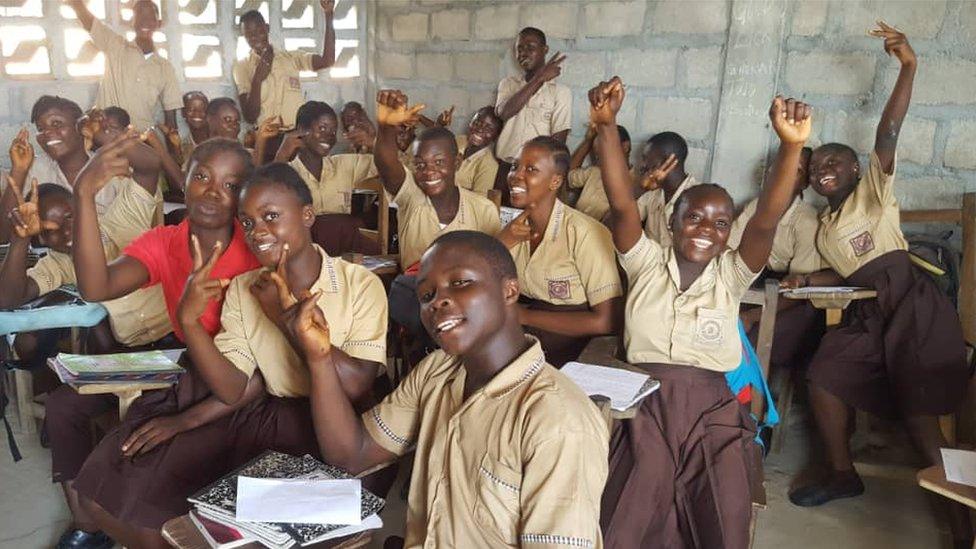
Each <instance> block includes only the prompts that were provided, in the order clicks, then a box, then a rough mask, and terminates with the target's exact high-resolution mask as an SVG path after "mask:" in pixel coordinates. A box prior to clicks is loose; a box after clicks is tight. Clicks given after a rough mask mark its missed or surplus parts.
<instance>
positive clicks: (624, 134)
mask: <svg viewBox="0 0 976 549" xmlns="http://www.w3.org/2000/svg"><path fill="white" fill-rule="evenodd" d="M617 135H619V136H620V142H621V143H630V132H629V131H627V128H625V127H623V126H621V125H620V124H617Z"/></svg>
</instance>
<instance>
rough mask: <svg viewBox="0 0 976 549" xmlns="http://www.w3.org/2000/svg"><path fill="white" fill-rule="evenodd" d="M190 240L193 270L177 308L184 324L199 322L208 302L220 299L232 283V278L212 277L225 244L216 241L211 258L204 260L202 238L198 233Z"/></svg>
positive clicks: (181, 322) (178, 315)
mask: <svg viewBox="0 0 976 549" xmlns="http://www.w3.org/2000/svg"><path fill="white" fill-rule="evenodd" d="M190 242H191V244H192V245H191V247H190V252H191V254H192V255H193V272H192V273H190V276H189V278H187V279H186V286H185V287H184V288H183V297H182V298H180V306H179V309H178V310H177V317H178V318H179V320H180V324H183V325H186V324H191V323H193V322H197V321H198V320H199V318H200V316H201V315H203V312H204V311H205V310H206V309H207V304H208V303H210V301H212V300H218V299H220V297H221V296H222V295H223V292H224V288H226V287H227V285H228V284H230V280H228V279H226V278H219V279H211V278H210V273H211V272H212V271H213V268H214V265H216V264H217V260H218V259H220V254H221V252H222V251H223V245H222V244H221V243H220V242H219V241H218V242H217V243H215V244H214V247H213V251H212V252H211V254H210V259H208V260H207V261H206V262H204V261H203V253H201V252H200V240H199V239H198V238H197V236H196V235H192V236H191V237H190Z"/></svg>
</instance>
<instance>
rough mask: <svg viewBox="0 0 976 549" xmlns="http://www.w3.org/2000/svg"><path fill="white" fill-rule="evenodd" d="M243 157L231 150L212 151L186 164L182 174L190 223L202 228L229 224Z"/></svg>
mask: <svg viewBox="0 0 976 549" xmlns="http://www.w3.org/2000/svg"><path fill="white" fill-rule="evenodd" d="M244 172H245V164H244V160H243V159H242V158H241V157H240V156H239V155H238V154H236V153H233V152H231V151H216V152H214V153H213V154H211V155H210V156H208V157H205V158H202V159H200V160H195V161H193V162H192V163H191V164H190V173H189V174H188V175H187V177H186V210H187V218H188V219H189V220H190V222H191V223H193V224H195V225H199V226H200V227H206V228H213V229H217V228H221V227H226V226H227V225H228V224H230V223H231V222H232V221H233V219H234V215H235V214H236V213H237V191H238V188H239V187H240V184H241V183H242V182H243V179H244Z"/></svg>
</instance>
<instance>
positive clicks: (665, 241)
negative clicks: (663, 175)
mask: <svg viewBox="0 0 976 549" xmlns="http://www.w3.org/2000/svg"><path fill="white" fill-rule="evenodd" d="M697 184H698V181H696V180H695V178H694V177H692V176H690V175H689V176H688V177H686V178H685V179H684V181H682V182H681V184H680V185H678V188H677V189H675V191H674V194H673V195H672V196H671V200H668V201H665V200H664V189H655V190H653V191H647V192H646V193H644V194H642V195H641V196H640V198H638V199H637V209H638V210H639V211H640V215H641V219H643V220H644V232H645V233H647V236H648V237H650V238H651V240H653V241H655V242H657V243H658V244H660V245H661V246H663V247H665V248H667V247H669V246H671V229H670V227H669V226H668V224H669V222H670V219H671V214H673V213H674V205H675V203H677V201H678V197H679V196H681V193H683V192H685V191H686V190H688V189H689V188H691V187H694V186H695V185H697Z"/></svg>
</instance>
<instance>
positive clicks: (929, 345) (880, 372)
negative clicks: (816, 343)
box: [807, 251, 970, 418]
mask: <svg viewBox="0 0 976 549" xmlns="http://www.w3.org/2000/svg"><path fill="white" fill-rule="evenodd" d="M847 283H848V284H850V285H853V286H863V287H867V288H872V289H874V290H876V291H877V292H878V298H877V299H862V300H858V301H855V302H854V303H852V304H851V305H850V307H849V308H848V309H847V311H845V313H844V320H843V322H842V324H841V325H840V326H838V327H837V328H836V329H834V330H830V331H828V332H827V333H826V335H824V337H823V340H822V341H821V344H820V348H819V349H818V350H817V353H816V355H814V357H813V360H812V361H811V364H810V369H809V372H808V374H807V377H808V379H809V380H810V382H811V383H814V384H816V385H818V386H820V387H822V388H824V389H826V390H827V391H829V392H831V393H833V394H834V395H836V396H837V397H839V398H840V399H841V400H843V401H844V402H846V403H847V404H849V405H851V406H854V407H855V408H858V409H861V410H864V411H866V412H869V413H872V414H876V415H878V416H881V417H886V418H897V417H899V416H904V415H943V414H949V413H952V412H955V411H956V409H957V408H958V407H959V404H960V403H961V401H962V399H963V397H964V396H965V393H966V388H967V386H968V379H969V375H970V371H969V366H968V364H967V363H966V347H965V343H964V340H963V334H962V326H961V325H960V324H959V315H958V313H957V312H956V309H955V307H953V305H952V302H950V301H949V299H948V297H947V296H946V295H945V294H944V293H942V291H941V290H939V288H938V287H936V285H935V283H934V282H933V281H932V279H931V278H929V277H928V275H926V274H925V273H923V272H922V271H920V270H919V269H918V268H917V267H915V266H914V265H913V264H912V263H911V260H910V259H909V257H908V252H904V251H895V252H890V253H887V254H885V255H883V256H881V257H878V258H876V259H874V260H872V261H871V262H870V263H868V264H867V265H864V266H863V267H861V268H860V269H858V270H857V272H855V273H854V274H852V275H851V276H850V277H848V279H847Z"/></svg>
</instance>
